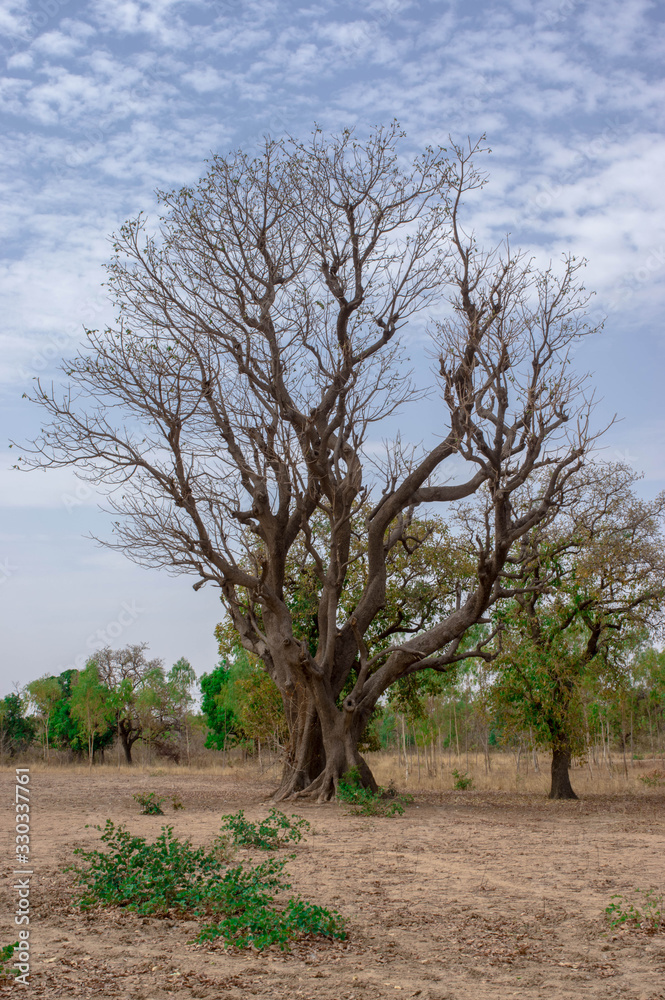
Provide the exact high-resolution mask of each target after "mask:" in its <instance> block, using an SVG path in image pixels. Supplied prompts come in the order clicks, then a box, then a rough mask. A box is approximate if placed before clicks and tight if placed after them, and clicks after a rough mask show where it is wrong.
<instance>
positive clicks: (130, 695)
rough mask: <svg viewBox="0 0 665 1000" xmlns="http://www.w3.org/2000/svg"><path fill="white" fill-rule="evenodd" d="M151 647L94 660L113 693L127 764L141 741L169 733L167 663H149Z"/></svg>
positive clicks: (103, 652)
mask: <svg viewBox="0 0 665 1000" xmlns="http://www.w3.org/2000/svg"><path fill="white" fill-rule="evenodd" d="M147 648H148V644H147V643H145V642H144V643H138V644H135V645H130V646H125V647H124V648H123V649H116V650H113V649H111V648H110V647H108V646H107V647H105V648H104V649H100V650H97V652H96V653H95V654H94V656H93V659H94V662H95V663H96V665H97V669H98V670H99V675H100V677H101V679H102V680H103V682H104V684H105V685H106V686H107V688H108V689H109V691H110V692H111V693H112V704H113V709H114V712H115V729H116V733H117V736H118V739H119V741H120V743H121V745H122V748H123V751H124V754H125V761H126V763H127V764H131V763H132V748H133V746H134V744H135V743H136V742H137V740H143V739H145V740H148V738H149V739H153V738H154V737H155V736H156V735H159V734H160V733H163V732H165V731H166V730H168V728H169V727H170V725H172V720H171V719H167V717H166V716H167V708H166V702H167V700H168V699H167V698H166V691H165V684H166V680H165V677H164V667H163V663H162V661H161V660H159V659H152V660H148V659H147V657H146V655H145V654H146V650H147Z"/></svg>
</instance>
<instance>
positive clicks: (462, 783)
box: [452, 771, 473, 792]
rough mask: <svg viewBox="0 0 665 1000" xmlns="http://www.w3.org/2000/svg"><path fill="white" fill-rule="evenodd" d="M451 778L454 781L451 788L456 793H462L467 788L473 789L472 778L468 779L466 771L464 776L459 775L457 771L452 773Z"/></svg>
mask: <svg viewBox="0 0 665 1000" xmlns="http://www.w3.org/2000/svg"><path fill="white" fill-rule="evenodd" d="M452 776H453V778H454V779H455V781H454V783H453V788H454V789H455V791H456V792H464V791H466V789H467V788H473V778H470V777H469V775H468V773H467V772H466V771H465V772H464V774H460V772H459V771H453V772H452Z"/></svg>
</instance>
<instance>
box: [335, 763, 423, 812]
mask: <svg viewBox="0 0 665 1000" xmlns="http://www.w3.org/2000/svg"><path fill="white" fill-rule="evenodd" d="M337 798H338V799H339V801H340V802H344V803H345V804H346V805H348V806H350V807H351V812H352V813H353V814H354V815H356V816H402V815H403V814H404V806H405V805H407V804H408V803H409V802H413V796H411V795H397V794H396V793H395V792H394V791H393V789H391V788H388V789H387V790H386V789H384V788H379V789H378V790H377V791H376V792H372V791H371V790H370V789H369V788H364V787H363V784H362V779H361V777H360V772H359V770H358V768H357V767H351V768H349V770H348V771H347V772H346V773H345V774H344V775H343V776H342V778H341V779H340V781H339V783H338V785H337Z"/></svg>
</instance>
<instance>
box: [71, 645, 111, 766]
mask: <svg viewBox="0 0 665 1000" xmlns="http://www.w3.org/2000/svg"><path fill="white" fill-rule="evenodd" d="M70 711H71V714H72V717H73V718H74V719H75V720H76V721H77V722H78V724H79V727H80V729H81V730H82V731H83V732H84V733H85V735H86V737H87V740H88V766H89V767H92V758H93V750H94V741H95V736H98V735H100V734H101V733H103V732H104V731H105V730H107V729H108V727H109V723H110V722H111V720H112V719H113V704H112V701H111V693H110V691H109V689H108V688H107V687H106V685H105V684H102V682H101V680H100V677H99V669H98V667H97V664H96V663H95V661H94V660H90V661H89V662H88V664H87V665H86V667H85V670H81V671H80V672H79V674H78V677H77V678H76V680H75V682H74V684H73V685H72V698H71V709H70Z"/></svg>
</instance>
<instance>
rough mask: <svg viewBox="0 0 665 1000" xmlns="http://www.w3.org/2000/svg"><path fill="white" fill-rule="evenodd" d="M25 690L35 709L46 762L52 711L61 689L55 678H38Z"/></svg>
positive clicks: (60, 696) (60, 695)
mask: <svg viewBox="0 0 665 1000" xmlns="http://www.w3.org/2000/svg"><path fill="white" fill-rule="evenodd" d="M26 690H27V692H28V695H29V697H30V702H31V704H32V705H34V707H35V708H36V709H37V713H38V715H37V718H38V720H39V725H40V729H41V734H42V739H43V744H44V760H48V754H49V727H50V724H51V718H52V715H53V710H54V709H55V706H56V705H57V704H58V702H59V701H60V700H61V698H62V687H61V686H60V683H59V681H58V679H57V678H56V677H40V678H39V679H38V680H36V681H31V682H30V684H28V685H27V687H26Z"/></svg>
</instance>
